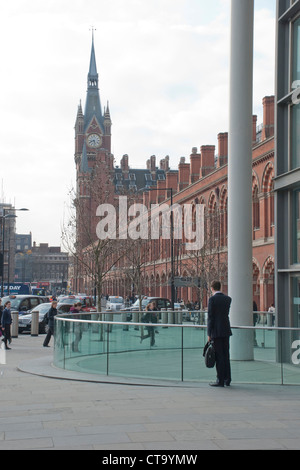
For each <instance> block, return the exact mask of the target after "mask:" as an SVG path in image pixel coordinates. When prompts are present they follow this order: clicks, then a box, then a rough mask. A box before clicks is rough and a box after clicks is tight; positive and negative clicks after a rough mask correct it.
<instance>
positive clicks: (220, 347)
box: [207, 281, 232, 387]
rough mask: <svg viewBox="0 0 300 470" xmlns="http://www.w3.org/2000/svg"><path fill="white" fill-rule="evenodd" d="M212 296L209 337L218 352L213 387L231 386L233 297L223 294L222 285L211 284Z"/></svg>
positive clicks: (209, 313) (209, 312) (209, 306)
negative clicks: (231, 306) (230, 342)
mask: <svg viewBox="0 0 300 470" xmlns="http://www.w3.org/2000/svg"><path fill="white" fill-rule="evenodd" d="M211 292H212V296H211V297H210V299H209V301H208V318H207V335H208V341H213V342H214V348H215V352H216V370H217V381H216V382H214V383H210V384H209V385H211V386H212V387H224V385H227V386H229V385H230V382H231V371H230V358H229V338H230V336H231V335H232V332H231V328H230V321H229V310H230V305H231V297H229V296H228V295H225V294H223V293H222V292H221V283H220V282H219V281H214V282H212V284H211Z"/></svg>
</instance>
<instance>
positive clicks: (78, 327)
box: [70, 302, 83, 352]
mask: <svg viewBox="0 0 300 470" xmlns="http://www.w3.org/2000/svg"><path fill="white" fill-rule="evenodd" d="M81 309H82V304H81V302H77V303H76V304H74V307H72V308H71V309H70V313H80V312H81ZM77 318H78V320H80V318H79V316H78V317H77ZM82 326H83V325H82V323H79V322H78V323H77V322H76V323H75V324H74V335H75V339H74V341H73V343H72V351H73V352H79V349H78V346H79V342H80V340H81V338H82Z"/></svg>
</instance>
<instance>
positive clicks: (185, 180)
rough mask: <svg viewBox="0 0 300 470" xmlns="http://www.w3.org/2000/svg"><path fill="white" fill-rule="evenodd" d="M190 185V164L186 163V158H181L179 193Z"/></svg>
mask: <svg viewBox="0 0 300 470" xmlns="http://www.w3.org/2000/svg"><path fill="white" fill-rule="evenodd" d="M189 184H190V164H189V163H185V157H181V158H180V163H179V165H178V191H181V190H182V189H184V188H186V187H187V186H188V185H189Z"/></svg>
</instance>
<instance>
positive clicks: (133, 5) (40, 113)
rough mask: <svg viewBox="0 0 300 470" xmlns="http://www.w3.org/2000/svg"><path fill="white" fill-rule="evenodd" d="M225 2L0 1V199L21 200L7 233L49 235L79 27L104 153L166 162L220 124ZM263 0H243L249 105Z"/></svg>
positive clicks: (66, 148) (262, 90) (271, 39)
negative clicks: (251, 20) (248, 32)
mask: <svg viewBox="0 0 300 470" xmlns="http://www.w3.org/2000/svg"><path fill="white" fill-rule="evenodd" d="M230 3H231V2H230V0H213V2H207V1H206V0H151V2H150V1H148V0H109V1H107V0H47V2H43V1H41V0H26V1H25V0H14V1H13V2H4V1H2V2H1V6H0V42H1V74H0V89H1V114H0V159H1V166H0V169H1V171H0V175H1V181H0V182H1V188H0V189H1V200H2V201H3V200H4V202H11V203H13V204H15V207H16V208H21V207H27V208H28V209H30V211H29V212H25V213H21V212H20V213H18V219H17V232H18V233H29V232H30V231H31V232H32V236H33V241H36V242H37V243H38V244H39V243H47V242H48V243H49V244H50V245H61V238H60V237H61V225H62V223H63V219H64V214H65V213H67V209H66V207H67V206H68V205H69V197H68V192H69V190H70V189H71V187H72V186H73V185H74V181H75V178H74V177H75V172H74V124H75V119H76V113H77V107H78V104H79V101H80V100H82V105H83V107H84V103H85V97H86V89H87V73H88V68H89V59H90V51H91V34H92V33H91V26H94V28H95V29H96V31H95V51H96V61H97V68H98V74H99V88H100V97H101V102H102V107H104V106H105V105H106V102H107V101H109V106H110V112H111V118H112V122H113V127H112V152H113V154H114V156H115V161H116V165H118V164H119V162H120V159H121V157H122V155H123V154H125V153H127V154H128V155H129V165H130V166H131V167H138V168H142V167H144V166H145V165H146V160H147V159H148V158H149V157H150V156H151V155H156V157H157V162H158V163H159V160H160V159H161V158H164V157H165V156H166V155H169V156H170V165H171V168H177V166H178V162H179V159H180V157H181V156H185V157H186V158H187V160H188V159H189V155H190V153H191V149H192V147H198V149H199V148H200V146H201V145H211V144H212V145H217V134H218V133H219V132H226V131H228V122H229V115H228V103H229V48H230ZM275 8H276V1H275V0H256V1H255V62H254V103H253V113H254V114H257V115H258V123H260V122H262V98H263V97H264V96H267V95H272V94H274V76H275V73H274V67H275Z"/></svg>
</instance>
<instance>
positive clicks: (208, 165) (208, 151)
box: [200, 145, 215, 178]
mask: <svg viewBox="0 0 300 470" xmlns="http://www.w3.org/2000/svg"><path fill="white" fill-rule="evenodd" d="M200 150H201V171H200V178H202V177H203V176H206V175H208V174H209V173H211V172H212V171H214V169H215V146H214V145H202V147H201V148H200Z"/></svg>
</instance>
